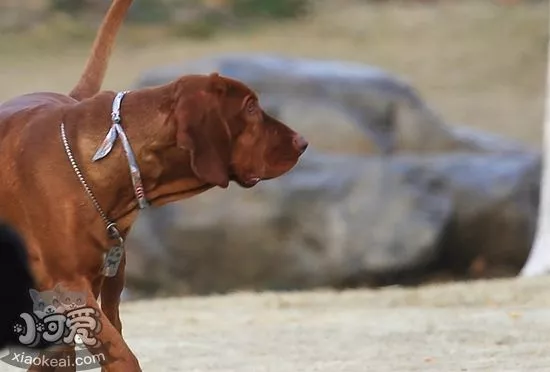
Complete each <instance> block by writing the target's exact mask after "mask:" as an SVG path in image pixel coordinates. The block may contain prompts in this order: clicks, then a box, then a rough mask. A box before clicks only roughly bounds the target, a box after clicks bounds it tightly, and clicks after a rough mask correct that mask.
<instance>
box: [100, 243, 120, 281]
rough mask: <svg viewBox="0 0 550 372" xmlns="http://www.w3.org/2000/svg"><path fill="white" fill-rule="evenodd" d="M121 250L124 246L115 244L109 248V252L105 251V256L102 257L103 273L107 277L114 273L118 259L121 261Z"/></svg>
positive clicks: (118, 262)
mask: <svg viewBox="0 0 550 372" xmlns="http://www.w3.org/2000/svg"><path fill="white" fill-rule="evenodd" d="M123 252H124V247H122V246H120V245H115V246H113V247H112V248H111V249H109V252H107V254H106V255H105V258H104V259H103V269H102V273H103V275H105V276H106V277H109V278H110V277H113V276H115V275H116V273H117V271H118V267H119V265H120V261H122V253H123Z"/></svg>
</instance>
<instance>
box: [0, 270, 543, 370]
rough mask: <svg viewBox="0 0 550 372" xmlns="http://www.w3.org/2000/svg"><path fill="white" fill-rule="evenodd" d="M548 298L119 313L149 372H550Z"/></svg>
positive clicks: (173, 307) (329, 300)
mask: <svg viewBox="0 0 550 372" xmlns="http://www.w3.org/2000/svg"><path fill="white" fill-rule="evenodd" d="M549 288H550V277H548V278H539V279H528V280H527V279H521V280H519V279H516V280H499V281H479V282H475V283H471V284H464V283H462V284H450V285H449V284H447V285H433V286H426V287H424V288H419V289H408V290H406V289H402V288H387V289H383V290H375V291H371V290H353V291H345V292H332V291H317V292H309V293H264V294H252V293H238V294H232V295H226V296H214V297H203V298H198V297H197V298H181V299H179V298H174V299H162V300H156V301H143V302H131V303H125V304H124V305H123V308H122V319H123V324H124V334H125V337H126V339H127V341H128V343H129V344H130V346H131V347H132V348H133V350H134V351H135V353H136V354H137V356H138V358H139V359H140V362H141V365H142V367H143V370H144V371H146V372H149V371H151V372H164V371H178V372H264V371H276V372H298V371H299V372H310V371H311V372H313V371H315V372H317V371H323V372H365V371H373V372H400V371H403V372H404V371H433V372H454V371H457V372H460V371H469V372H473V371H491V372H512V371H514V372H527V371H541V372H543V371H544V372H547V371H550V350H549V345H550V310H549V306H550V296H548V289H549ZM16 370H17V369H15V368H12V367H9V368H8V367H7V366H5V365H0V371H6V372H8V371H16Z"/></svg>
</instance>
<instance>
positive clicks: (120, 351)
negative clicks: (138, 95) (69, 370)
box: [84, 289, 141, 372]
mask: <svg viewBox="0 0 550 372" xmlns="http://www.w3.org/2000/svg"><path fill="white" fill-rule="evenodd" d="M86 305H87V306H88V308H87V309H88V311H91V310H92V309H93V314H94V315H95V316H97V319H96V320H97V321H98V322H99V324H100V326H99V327H97V328H99V331H97V333H96V332H94V331H92V332H90V333H89V334H87V335H86V336H88V337H87V338H88V341H92V343H93V342H94V341H98V342H99V343H100V344H99V345H100V346H99V347H98V346H96V345H93V344H92V345H88V344H86V342H84V343H85V344H86V345H87V346H88V350H89V351H90V352H91V353H92V354H94V355H95V357H96V360H97V361H98V362H100V363H101V366H102V371H105V372H141V367H140V366H139V362H138V360H137V358H136V357H135V355H134V354H133V353H132V351H131V350H130V348H129V347H128V345H127V344H126V342H125V341H124V339H123V338H122V335H121V334H120V332H119V331H118V329H117V328H115V326H113V324H111V321H110V320H109V319H108V318H107V316H106V315H105V313H104V312H103V311H102V310H101V308H100V307H99V304H98V303H97V301H96V299H95V296H94V295H93V292H92V290H91V289H88V297H87V301H86ZM117 310H118V307H117ZM85 338H86V337H85ZM84 341H87V340H84Z"/></svg>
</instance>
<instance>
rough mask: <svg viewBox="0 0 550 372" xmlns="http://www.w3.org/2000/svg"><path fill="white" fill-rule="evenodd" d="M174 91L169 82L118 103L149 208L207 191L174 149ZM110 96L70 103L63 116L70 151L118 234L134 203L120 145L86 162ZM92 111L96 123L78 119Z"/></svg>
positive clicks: (103, 127) (104, 122) (100, 135)
mask: <svg viewBox="0 0 550 372" xmlns="http://www.w3.org/2000/svg"><path fill="white" fill-rule="evenodd" d="M174 89H175V86H174V84H167V85H164V86H161V87H157V88H147V89H141V90H136V91H132V92H129V93H128V94H127V95H126V97H125V98H124V100H123V103H122V109H121V118H122V123H121V125H122V127H123V128H124V131H125V132H126V135H127V137H128V139H129V142H130V144H131V146H132V149H133V151H134V153H135V156H136V160H137V163H138V166H139V168H140V172H141V176H142V181H143V186H144V191H145V196H146V198H147V199H148V201H149V202H150V204H151V205H152V206H161V205H164V204H166V203H169V202H172V201H177V200H181V199H185V198H188V197H191V196H193V195H196V194H198V193H201V192H203V191H206V190H208V189H209V188H211V187H212V186H210V185H205V184H204V182H202V181H200V180H198V179H197V178H196V176H195V174H194V173H193V172H192V170H191V167H190V160H189V154H188V153H187V152H186V151H185V150H183V149H180V148H178V147H177V146H176V136H175V131H176V126H175V123H174V118H173V108H174V104H175V102H174ZM114 96H115V94H114V93H112V92H108V93H107V92H106V93H101V94H99V95H97V96H96V97H94V98H92V99H90V100H89V101H88V102H87V103H86V104H78V105H76V106H75V109H74V110H72V111H71V113H70V115H69V120H68V122H69V123H70V122H74V127H73V128H71V130H70V132H72V133H70V134H69V136H70V141H72V142H74V141H76V143H75V144H74V145H73V147H74V148H75V152H76V154H77V155H76V156H77V159H78V160H77V161H78V164H79V167H80V168H81V170H82V172H83V174H84V176H85V178H86V181H87V182H88V184H89V185H90V187H91V188H92V192H93V193H94V194H95V196H96V198H97V199H98V201H99V203H100V205H101V208H102V209H103V210H104V211H105V213H106V215H107V216H108V218H109V219H111V220H113V221H114V222H116V223H117V224H118V226H119V228H120V230H121V231H123V232H124V231H128V230H129V228H130V227H131V225H132V223H133V222H134V220H135V218H136V217H137V212H138V205H137V200H136V198H135V195H134V189H133V186H132V181H131V178H130V174H129V169H128V161H127V158H126V156H125V154H124V150H123V149H122V146H121V143H119V140H117V141H116V142H115V146H114V147H113V150H112V151H111V153H110V154H109V155H108V156H107V157H105V158H104V159H101V160H99V161H97V162H92V160H91V159H92V156H93V154H94V153H95V151H96V150H97V148H98V147H99V145H100V144H101V142H102V141H103V139H104V138H105V135H106V134H107V131H108V130H109V128H110V126H111V124H112V122H111V116H110V109H108V108H110V107H111V104H112V100H113V98H114ZM90 102H93V104H91V103H90ZM99 107H100V108H99ZM98 112H99V113H101V114H100V115H101V116H100V117H97V120H78V118H82V117H83V116H87V115H91V116H93V117H95V116H97V113H98ZM73 115H74V119H73V120H71V117H73ZM84 122H85V123H88V124H84ZM83 125H87V126H86V127H83ZM76 127H78V129H76ZM83 192H84V191H83ZM96 213H97V212H96Z"/></svg>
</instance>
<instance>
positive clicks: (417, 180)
mask: <svg viewBox="0 0 550 372" xmlns="http://www.w3.org/2000/svg"><path fill="white" fill-rule="evenodd" d="M539 171H540V162H539V157H538V156H537V155H534V154H493V155H474V154H470V155H467V154H463V155H444V156H437V157H425V156H416V157H409V156H400V157H372V158H366V159H365V158H362V157H357V156H347V155H342V156H335V155H322V154H319V153H316V152H314V151H309V150H308V152H307V153H306V154H305V155H304V157H303V159H302V161H301V162H300V164H299V165H298V166H297V167H296V168H295V169H294V170H293V171H292V172H290V173H289V174H287V175H286V176H284V177H281V178H279V179H275V180H271V181H268V182H265V183H261V184H259V185H258V186H256V187H255V188H253V189H250V190H244V189H241V188H239V187H238V186H236V185H232V186H231V187H230V188H229V189H228V190H211V191H208V192H206V193H204V194H202V195H200V196H197V197H194V198H192V199H189V200H186V201H182V202H179V203H175V204H171V205H168V206H165V207H162V208H159V209H154V210H150V211H148V212H146V213H145V214H143V215H142V216H140V218H139V219H138V222H137V224H136V226H135V228H134V229H133V230H132V233H131V234H130V239H129V246H128V255H129V258H128V271H127V278H128V286H129V288H130V290H137V291H140V292H144V293H148V294H152V293H156V294H159V293H164V294H185V293H199V294H204V293H211V292H226V291H231V290H238V289H301V288H312V287H319V286H341V285H364V284H372V285H376V284H392V283H407V282H417V281H420V280H423V279H424V278H426V277H427V275H428V274H432V273H437V272H438V271H440V270H447V271H451V272H452V273H453V275H455V276H463V277H468V276H472V275H473V276H484V275H489V276H491V275H513V274H514V273H515V272H516V271H517V270H519V269H520V268H521V266H522V264H523V261H524V260H525V258H526V256H527V252H528V251H529V247H530V244H531V240H532V236H533V232H534V226H535V222H536V209H537V200H536V199H537V195H538V180H539ZM472 266H474V269H475V270H473V271H474V272H473V274H472Z"/></svg>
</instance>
